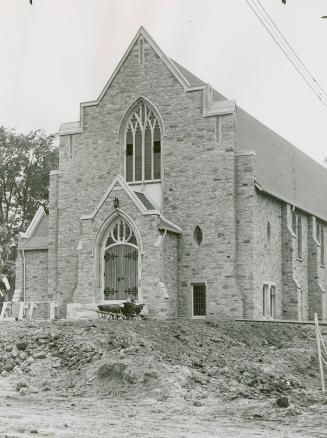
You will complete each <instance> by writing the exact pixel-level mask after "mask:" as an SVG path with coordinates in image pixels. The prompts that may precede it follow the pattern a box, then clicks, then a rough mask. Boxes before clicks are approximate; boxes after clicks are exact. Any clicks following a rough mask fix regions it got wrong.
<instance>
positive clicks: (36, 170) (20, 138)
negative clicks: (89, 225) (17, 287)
mask: <svg viewBox="0 0 327 438" xmlns="http://www.w3.org/2000/svg"><path fill="white" fill-rule="evenodd" d="M54 140H55V136H54V135H48V136H47V135H45V133H44V132H42V131H34V132H30V133H29V134H27V135H23V134H17V133H16V132H15V131H13V130H9V129H6V128H4V127H0V278H1V277H2V276H5V277H6V278H12V277H13V276H14V270H15V269H14V266H15V259H16V256H17V239H18V234H19V233H20V232H21V231H25V230H26V228H27V227H28V225H29V223H30V222H31V220H32V219H33V216H34V214H35V212H36V210H37V208H38V207H39V206H40V205H42V206H43V207H44V208H45V209H46V210H47V208H48V198H49V196H48V187H49V172H50V170H52V169H55V168H57V166H58V149H57V147H56V146H55V145H54ZM2 278H3V277H2ZM0 283H1V282H0ZM2 283H3V282H2ZM2 288H3V285H2Z"/></svg>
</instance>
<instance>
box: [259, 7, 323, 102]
mask: <svg viewBox="0 0 327 438" xmlns="http://www.w3.org/2000/svg"><path fill="white" fill-rule="evenodd" d="M254 1H256V2H257V3H258V4H259V6H260V8H261V9H262V11H263V13H264V14H265V15H266V17H268V20H269V21H270V23H271V24H272V26H273V28H274V29H275V31H276V33H277V34H278V35H279V36H280V38H281V39H282V40H283V42H284V43H285V44H286V46H287V48H288V49H289V50H290V52H291V53H292V54H293V55H294V57H295V58H296V60H297V61H298V63H299V64H300V65H301V66H302V67H303V69H304V70H305V71H306V73H307V75H308V76H309V77H310V78H311V80H312V81H313V82H314V83H315V84H316V86H317V88H319V90H320V92H321V93H322V94H324V95H325V97H327V93H326V92H325V91H324V89H323V88H322V87H321V86H320V85H319V83H318V81H317V80H316V78H315V77H314V76H313V74H312V73H311V71H310V70H309V69H308V68H307V66H306V65H305V64H304V62H303V60H302V59H301V58H300V56H299V55H298V54H297V53H296V52H295V50H294V49H293V47H292V46H291V45H290V43H289V42H288V41H287V39H286V38H285V37H284V35H283V34H282V33H281V31H280V29H279V27H278V26H277V25H276V23H275V22H274V20H273V19H272V18H271V16H270V15H269V13H268V12H267V10H266V9H265V8H264V6H263V5H262V3H261V2H260V0H254Z"/></svg>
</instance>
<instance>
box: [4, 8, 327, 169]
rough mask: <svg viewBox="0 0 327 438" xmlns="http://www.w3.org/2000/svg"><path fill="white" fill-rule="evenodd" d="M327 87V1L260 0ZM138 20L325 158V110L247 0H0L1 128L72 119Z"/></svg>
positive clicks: (48, 126) (51, 126)
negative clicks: (326, 16) (285, 3)
mask: <svg viewBox="0 0 327 438" xmlns="http://www.w3.org/2000/svg"><path fill="white" fill-rule="evenodd" d="M261 2H262V4H263V5H264V6H265V8H266V9H267V11H268V12H269V13H270V14H271V16H272V18H273V19H274V20H275V22H276V24H278V26H279V28H280V29H281V30H282V32H283V33H284V35H285V36H286V37H287V39H288V40H289V42H290V43H291V44H292V46H293V47H294V49H295V50H296V51H297V53H298V54H299V55H300V56H301V58H302V59H303V60H304V61H305V63H306V64H307V66H308V67H309V68H310V70H311V71H312V72H313V73H314V75H315V77H316V78H317V79H318V81H319V82H320V84H321V85H322V86H323V87H324V88H325V90H327V50H326V47H327V20H323V19H321V18H320V17H321V16H322V15H327V1H326V0H314V1H312V0H287V5H283V4H282V1H281V0H261ZM141 25H143V26H144V27H145V28H146V29H147V31H148V32H149V33H150V34H151V36H152V37H153V39H154V40H155V41H156V42H157V43H158V45H159V46H160V47H161V49H162V50H163V51H164V52H165V53H166V54H167V55H168V56H169V57H171V58H173V59H174V60H176V61H177V62H179V63H180V64H182V65H183V66H185V67H186V68H187V69H189V70H191V71H192V72H193V73H194V74H195V75H197V76H198V77H200V78H201V79H202V80H204V81H205V82H208V83H210V84H211V85H212V86H213V87H214V88H215V89H216V90H218V91H219V92H221V93H222V94H224V95H225V96H226V97H228V98H230V99H236V101H237V104H238V105H239V106H241V107H242V108H243V109H245V110H246V111H248V112H250V113H251V114H252V115H254V116H255V117H257V118H258V119H259V120H260V121H262V122H263V123H264V124H266V125H267V126H269V127H270V128H272V129H274V130H275V131H276V132H278V133H279V134H281V135H282V136H283V137H285V138H286V139H287V140H289V141H290V142H292V143H293V144H295V145H296V146H297V147H298V148H300V149H301V150H303V151H304V152H306V153H307V154H308V155H310V156H311V157H313V158H315V159H316V160H318V161H320V162H321V163H322V162H323V159H324V157H325V156H326V155H327V142H326V130H327V108H326V107H324V106H323V105H322V104H321V103H320V102H319V101H318V99H317V98H316V97H315V96H314V94H313V93H312V92H311V90H310V89H309V87H308V86H307V85H306V83H305V82H304V81H303V79H302V78H301V77H300V76H299V74H298V73H297V72H296V71H295V69H294V67H293V66H292V65H291V64H290V62H289V61H288V60H287V59H286V58H285V56H284V55H283V53H282V52H281V50H280V49H279V48H278V47H277V46H276V45H275V43H274V42H273V40H272V39H271V37H270V36H269V35H268V33H267V32H266V31H265V29H264V28H263V27H262V25H261V24H260V23H259V22H258V20H257V18H256V17H255V16H254V14H253V13H252V11H251V9H250V8H249V7H248V5H247V4H246V1H245V0H201V1H200V0H33V6H30V4H29V1H28V0H0V48H1V52H0V53H1V64H0V65H1V68H0V125H4V126H7V127H10V128H15V129H16V130H17V131H19V132H28V131H30V130H34V129H40V128H42V129H44V130H45V131H46V132H47V133H52V132H57V131H58V129H59V126H60V124H61V123H63V122H70V121H75V120H79V103H80V102H83V101H87V100H95V99H96V98H97V97H98V95H99V94H100V92H101V90H102V89H103V87H104V85H105V83H106V82H107V80H108V79H109V77H110V75H111V73H112V72H113V70H114V68H115V67H116V65H117V64H118V62H119V61H120V59H121V57H122V56H123V54H124V52H125V50H126V48H127V47H128V45H129V43H130V42H131V40H132V38H133V37H134V35H135V34H136V32H137V31H138V29H139V27H140V26H141Z"/></svg>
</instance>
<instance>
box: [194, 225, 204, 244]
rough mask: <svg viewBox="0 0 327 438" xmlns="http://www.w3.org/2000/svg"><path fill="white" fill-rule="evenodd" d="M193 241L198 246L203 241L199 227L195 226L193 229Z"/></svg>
mask: <svg viewBox="0 0 327 438" xmlns="http://www.w3.org/2000/svg"><path fill="white" fill-rule="evenodd" d="M193 240H194V242H195V243H196V244H197V245H198V246H200V245H201V243H202V240H203V233H202V230H201V228H200V227H199V225H197V226H196V227H195V228H194V231H193Z"/></svg>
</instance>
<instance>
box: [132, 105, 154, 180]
mask: <svg viewBox="0 0 327 438" xmlns="http://www.w3.org/2000/svg"><path fill="white" fill-rule="evenodd" d="M125 138H126V181H127V182H142V181H154V180H160V178H161V133H160V126H159V122H158V119H157V117H156V116H155V114H154V112H153V111H152V110H151V109H150V108H149V107H148V106H147V105H146V104H145V103H144V102H140V103H139V104H138V105H137V106H136V108H135V109H134V111H133V112H132V113H131V115H130V117H129V119H128V121H127V124H126V137H125Z"/></svg>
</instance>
